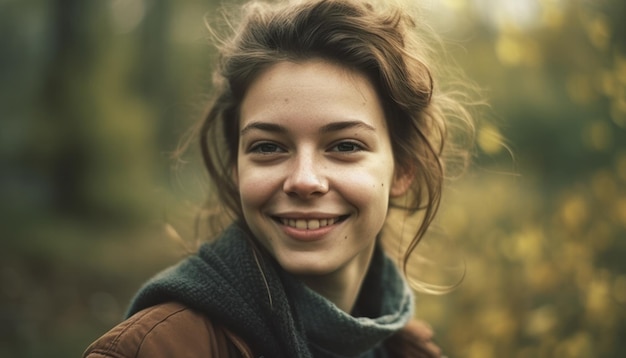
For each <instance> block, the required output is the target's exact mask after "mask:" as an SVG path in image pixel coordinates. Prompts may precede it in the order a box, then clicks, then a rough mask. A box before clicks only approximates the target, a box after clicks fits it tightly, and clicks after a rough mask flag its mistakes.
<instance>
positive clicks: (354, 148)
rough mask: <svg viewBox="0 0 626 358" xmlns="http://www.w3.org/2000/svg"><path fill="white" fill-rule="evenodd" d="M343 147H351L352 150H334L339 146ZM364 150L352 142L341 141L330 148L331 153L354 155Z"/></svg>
mask: <svg viewBox="0 0 626 358" xmlns="http://www.w3.org/2000/svg"><path fill="white" fill-rule="evenodd" d="M345 145H349V146H351V147H353V149H352V150H345V151H344V150H334V149H335V148H339V147H340V146H345ZM363 149H364V148H363V146H362V145H360V144H359V143H356V142H352V141H343V142H339V143H337V144H335V145H333V146H332V147H331V151H332V152H340V153H354V152H360V151H362V150H363Z"/></svg>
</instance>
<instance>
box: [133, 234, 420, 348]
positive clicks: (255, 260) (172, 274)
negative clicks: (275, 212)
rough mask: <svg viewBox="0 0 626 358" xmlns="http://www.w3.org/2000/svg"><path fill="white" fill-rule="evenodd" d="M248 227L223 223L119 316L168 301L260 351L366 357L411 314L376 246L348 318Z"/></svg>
mask: <svg viewBox="0 0 626 358" xmlns="http://www.w3.org/2000/svg"><path fill="white" fill-rule="evenodd" d="M251 242H252V241H251V239H250V236H249V234H248V231H246V230H245V228H244V227H242V226H241V225H237V224H234V225H232V226H231V227H229V228H228V229H227V230H226V231H224V233H223V234H222V236H221V237H220V238H218V239H217V240H216V241H214V242H212V243H207V244H204V245H203V246H202V247H201V248H200V250H199V251H198V253H197V254H196V255H194V256H190V257H188V258H186V259H184V260H183V261H181V262H180V263H179V264H177V265H175V266H173V267H171V268H169V269H167V270H165V271H163V272H161V273H160V274H158V275H157V276H155V277H154V278H152V279H151V280H149V281H148V282H147V283H146V284H145V285H144V286H143V287H142V288H141V289H140V290H139V292H138V293H137V295H136V296H135V298H134V299H133V300H132V302H131V305H130V308H129V310H128V312H127V316H131V315H132V314H134V313H136V312H138V311H140V310H142V309H144V308H146V307H150V306H153V305H156V304H159V303H163V302H168V301H176V302H180V303H182V304H184V305H186V306H189V307H190V308H192V309H195V310H197V311H200V312H202V313H204V314H205V315H206V316H207V317H209V318H210V319H211V320H213V321H215V322H219V323H221V324H223V325H225V326H226V327H228V328H229V329H231V330H232V331H234V332H236V333H237V334H239V335H240V336H241V337H242V338H243V339H244V340H245V341H246V342H247V343H248V344H249V345H250V347H251V348H252V350H253V351H254V352H255V353H256V354H258V355H262V356H265V357H289V358H292V357H294V358H298V357H302V358H305V357H366V356H367V357H369V356H375V355H373V354H372V353H373V352H374V351H378V350H381V349H382V348H380V347H381V343H382V341H383V340H384V339H385V338H387V337H389V336H390V335H391V334H393V333H394V332H395V331H397V330H399V329H401V328H402V327H403V326H404V325H405V324H406V323H407V322H408V320H409V319H410V318H411V316H412V307H413V297H412V294H411V291H410V289H409V288H408V286H407V285H406V283H405V282H404V280H403V279H402V278H401V276H400V274H399V273H398V272H397V270H396V268H395V266H394V265H393V263H392V262H391V261H390V260H389V259H388V258H387V257H385V256H384V254H383V253H382V250H380V249H379V248H377V249H376V252H375V254H374V258H373V260H372V264H371V265H370V266H371V267H370V270H369V272H368V274H367V276H366V278H365V281H364V283H363V287H362V290H361V293H360V295H359V298H358V300H357V304H356V307H355V312H356V313H358V316H359V317H354V316H351V315H349V314H347V313H345V312H343V311H341V310H340V309H338V308H337V307H336V306H335V305H334V304H333V303H332V302H330V301H328V300H327V299H325V298H324V297H322V296H320V295H318V294H317V293H315V292H314V291H312V290H310V289H309V288H308V287H306V286H305V285H304V284H303V283H302V282H301V281H299V280H298V279H297V278H296V277H294V276H292V275H290V274H288V273H287V272H285V271H284V270H282V269H281V268H280V266H279V265H278V264H277V263H276V261H275V260H273V259H272V258H271V257H270V256H269V255H263V254H262V253H261V252H260V251H259V252H258V253H257V254H256V256H255V252H254V249H253V245H252V244H251Z"/></svg>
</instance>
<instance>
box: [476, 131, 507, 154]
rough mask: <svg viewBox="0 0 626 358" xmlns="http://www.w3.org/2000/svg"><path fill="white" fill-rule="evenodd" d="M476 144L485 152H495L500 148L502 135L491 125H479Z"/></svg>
mask: <svg viewBox="0 0 626 358" xmlns="http://www.w3.org/2000/svg"><path fill="white" fill-rule="evenodd" d="M478 146H479V147H480V149H482V151H483V152H485V153H487V154H497V153H499V152H500V151H501V150H502V135H501V134H500V131H499V130H498V129H497V128H495V127H493V126H484V127H481V128H480V130H479V131H478Z"/></svg>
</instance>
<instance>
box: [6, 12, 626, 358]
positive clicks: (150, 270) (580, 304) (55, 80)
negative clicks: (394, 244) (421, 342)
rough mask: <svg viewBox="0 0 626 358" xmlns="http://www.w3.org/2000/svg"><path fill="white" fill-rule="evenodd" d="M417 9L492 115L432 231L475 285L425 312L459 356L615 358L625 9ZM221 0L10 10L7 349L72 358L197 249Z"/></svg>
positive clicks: (621, 301) (624, 249) (624, 153)
mask: <svg viewBox="0 0 626 358" xmlns="http://www.w3.org/2000/svg"><path fill="white" fill-rule="evenodd" d="M235 3H236V2H234V1H233V2H231V3H230V4H235ZM423 3H424V9H425V11H424V20H426V21H428V22H429V23H430V24H431V25H432V26H433V27H434V28H435V29H436V30H437V32H438V33H439V34H440V35H441V37H442V38H443V39H444V40H445V42H446V43H447V46H446V47H447V49H448V51H449V55H450V56H451V57H452V58H454V59H455V60H456V62H458V64H459V65H460V66H461V68H463V69H464V71H465V72H466V74H467V76H468V77H469V78H471V79H472V80H473V81H474V82H475V83H476V84H477V85H478V86H479V87H480V88H481V89H482V96H483V97H484V98H486V99H487V100H488V102H489V104H490V108H488V109H486V111H484V112H483V113H484V117H480V118H479V119H478V133H477V143H478V145H477V148H478V149H477V155H476V159H475V165H474V167H473V168H472V170H470V171H469V172H468V173H467V175H465V176H464V177H463V178H462V179H460V180H456V181H454V182H451V183H450V190H449V191H448V194H447V197H446V199H445V203H444V205H443V207H442V210H441V215H440V219H439V221H438V225H440V226H441V227H445V230H446V232H447V234H448V235H449V236H450V237H452V238H454V240H455V243H456V246H457V247H458V248H459V249H460V250H459V251H460V252H461V255H462V260H463V262H464V264H465V268H466V276H465V279H464V282H463V283H462V284H461V286H460V287H459V288H458V289H457V290H455V291H454V292H452V293H450V294H447V295H444V296H430V295H425V294H420V295H419V297H418V299H419V305H418V311H417V313H418V316H419V317H420V318H423V319H426V320H428V321H429V322H431V324H432V325H433V326H434V327H435V329H436V331H437V334H438V342H439V344H440V345H441V346H443V347H444V351H445V353H446V354H447V355H448V356H449V357H468V358H470V357H471V358H479V357H480V358H490V357H519V358H526V357H528V358H530V357H622V356H623V352H624V351H626V21H624V19H625V18H626V2H624V1H621V0H569V1H568V0H465V1H464V0H424V1H423ZM218 5H219V4H218V1H210V0H204V1H200V0H178V1H166V0H102V1H85V0H0V159H1V160H2V170H1V172H0V225H1V226H0V227H1V228H2V231H1V232H2V234H1V241H0V243H1V245H2V246H1V250H0V356H2V357H44V356H45V357H70V356H80V354H81V353H82V351H83V350H84V348H85V347H86V346H87V345H88V344H89V343H91V341H93V340H94V339H95V338H97V337H98V336H100V335H101V334H102V333H104V332H105V331H106V330H108V329H109V328H111V327H112V326H113V325H115V324H116V323H117V322H118V321H119V320H120V318H121V317H122V315H123V312H124V310H125V308H126V305H127V303H128V301H129V299H130V297H131V296H132V294H133V292H134V291H135V290H136V289H137V288H138V286H139V285H140V284H141V282H143V281H144V280H146V279H147V278H148V277H150V276H151V275H152V274H154V273H155V272H157V271H158V270H160V269H162V268H164V267H165V266H167V265H170V264H172V263H174V262H176V261H177V260H178V259H179V258H180V257H182V256H183V255H185V253H186V252H187V250H188V249H189V247H191V246H193V239H194V235H193V219H194V215H195V214H196V213H197V208H198V207H199V206H200V205H201V204H202V202H203V200H204V195H205V192H204V190H203V189H202V188H203V186H202V183H203V181H204V177H203V175H204V174H203V172H202V168H201V166H199V165H198V162H197V158H196V157H194V156H193V155H190V156H188V157H186V158H187V159H188V160H189V163H185V162H181V161H173V160H172V159H171V154H172V153H173V152H174V150H175V149H176V147H177V145H178V143H179V141H180V139H181V137H183V136H184V135H185V133H186V132H187V130H188V128H189V127H190V126H191V125H192V124H194V123H195V122H196V121H197V120H198V118H200V116H201V115H202V112H203V110H204V106H205V105H206V103H207V98H208V97H209V95H210V79H211V70H212V63H213V60H214V58H215V57H214V53H213V50H212V48H211V47H210V46H209V45H208V41H207V38H208V36H207V31H206V29H205V25H204V16H205V15H206V16H207V17H208V18H209V20H210V19H211V18H213V17H215V16H217V15H219V11H218V10H217V9H218ZM176 168H182V169H176ZM173 169H174V170H173ZM172 227H175V228H176V229H177V233H175V232H174V231H173V230H172ZM178 236H182V239H181V240H176V239H175V238H176V237H178ZM427 239H428V238H426V239H425V241H427ZM418 250H419V247H418Z"/></svg>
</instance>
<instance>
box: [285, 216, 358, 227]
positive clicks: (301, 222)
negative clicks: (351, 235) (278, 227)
mask: <svg viewBox="0 0 626 358" xmlns="http://www.w3.org/2000/svg"><path fill="white" fill-rule="evenodd" d="M348 216H349V215H342V216H338V217H335V218H328V219H288V218H279V217H275V218H274V220H276V221H277V222H279V223H280V224H282V225H285V226H289V227H292V228H295V229H300V230H315V229H319V228H321V227H326V226H330V225H333V224H336V223H339V222H342V221H344V220H345V219H347V218H348Z"/></svg>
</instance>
